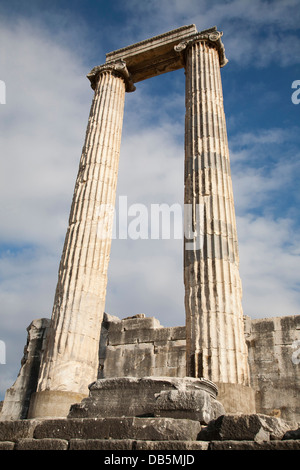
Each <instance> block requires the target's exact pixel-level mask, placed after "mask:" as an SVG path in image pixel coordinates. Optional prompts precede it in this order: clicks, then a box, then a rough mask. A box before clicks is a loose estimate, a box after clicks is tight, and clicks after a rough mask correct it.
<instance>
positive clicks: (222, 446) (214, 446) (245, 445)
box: [208, 440, 300, 450]
mask: <svg viewBox="0 0 300 470" xmlns="http://www.w3.org/2000/svg"><path fill="white" fill-rule="evenodd" d="M208 450H300V440H298V441H263V442H255V441H213V442H210V443H209V447H208Z"/></svg>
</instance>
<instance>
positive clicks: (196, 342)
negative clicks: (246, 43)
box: [177, 28, 249, 411]
mask: <svg viewBox="0 0 300 470" xmlns="http://www.w3.org/2000/svg"><path fill="white" fill-rule="evenodd" d="M221 35H222V34H221V33H219V32H218V31H216V29H215V28H212V29H211V30H207V31H204V32H202V33H199V34H196V35H194V36H193V38H192V39H190V40H187V41H185V42H184V43H182V44H180V45H179V46H178V47H177V50H179V51H182V52H184V53H185V70H186V121H185V199H184V201H185V210H186V213H185V220H186V228H187V227H189V229H188V233H186V234H185V235H186V236H185V243H184V283H185V309H186V330H187V331H186V334H187V375H188V376H192V377H205V378H207V379H210V380H212V381H213V382H215V383H216V384H217V385H219V384H239V385H241V386H248V385H249V368H248V360H247V346H246V343H245V338H244V325H243V310H242V303H241V299H242V288H241V281H240V275H239V255H238V241H237V231H236V220H235V210H234V202H233V191H232V182H231V175H230V163H229V151H228V142H227V133H226V122H225V114H224V107H223V96H222V84H221V74H220V66H223V65H225V64H226V63H227V59H226V58H225V53H224V46H223V44H222V42H221ZM220 401H222V399H221V398H220ZM223 405H224V406H225V409H226V411H229V410H228V409H227V408H226V405H225V403H223Z"/></svg>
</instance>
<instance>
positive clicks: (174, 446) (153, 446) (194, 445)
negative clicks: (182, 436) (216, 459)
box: [135, 441, 209, 451]
mask: <svg viewBox="0 0 300 470" xmlns="http://www.w3.org/2000/svg"><path fill="white" fill-rule="evenodd" d="M208 447H209V442H205V441H136V442H135V449H136V450H172V451H175V450H208Z"/></svg>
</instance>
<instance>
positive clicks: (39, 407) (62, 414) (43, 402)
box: [28, 390, 88, 419]
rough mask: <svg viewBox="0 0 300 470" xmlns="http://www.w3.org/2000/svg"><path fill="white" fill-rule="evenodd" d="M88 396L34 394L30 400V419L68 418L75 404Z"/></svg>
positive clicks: (67, 393)
mask: <svg viewBox="0 0 300 470" xmlns="http://www.w3.org/2000/svg"><path fill="white" fill-rule="evenodd" d="M87 396H88V394H83V393H74V392H62V391H58V390H44V391H43V392H36V393H33V394H32V396H31V400H30V406H29V411H28V419H30V418H66V417H67V416H68V414H69V410H70V406H71V405H73V403H77V402H78V401H81V400H83V398H86V397H87Z"/></svg>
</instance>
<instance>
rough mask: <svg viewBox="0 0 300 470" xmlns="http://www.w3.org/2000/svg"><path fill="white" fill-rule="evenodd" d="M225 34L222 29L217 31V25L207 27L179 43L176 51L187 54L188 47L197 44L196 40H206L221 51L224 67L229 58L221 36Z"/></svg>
mask: <svg viewBox="0 0 300 470" xmlns="http://www.w3.org/2000/svg"><path fill="white" fill-rule="evenodd" d="M222 36H223V32H222V31H217V27H216V26H214V27H213V28H210V29H206V30H204V31H201V32H200V33H196V34H193V35H192V36H190V37H189V38H187V39H185V40H183V41H182V42H180V43H179V44H177V45H176V46H175V47H174V49H175V51H176V52H178V53H180V54H182V55H185V53H186V51H187V50H188V48H189V47H190V46H191V45H193V44H195V43H196V42H200V41H205V42H209V43H210V44H213V45H214V46H215V48H216V49H217V51H218V53H219V61H220V67H224V65H226V64H227V62H228V60H227V58H226V56H225V47H224V44H223V43H222V40H221V37H222Z"/></svg>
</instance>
